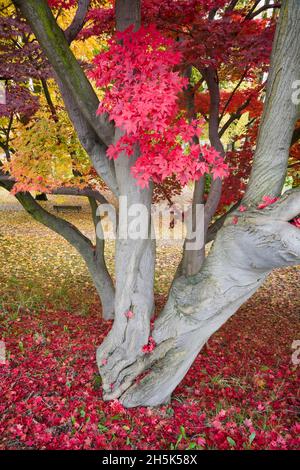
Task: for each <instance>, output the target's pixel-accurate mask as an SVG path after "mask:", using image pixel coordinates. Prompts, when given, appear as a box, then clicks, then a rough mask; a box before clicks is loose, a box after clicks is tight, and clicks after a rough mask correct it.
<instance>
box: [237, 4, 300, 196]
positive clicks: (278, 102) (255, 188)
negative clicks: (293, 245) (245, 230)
mask: <svg viewBox="0 0 300 470" xmlns="http://www.w3.org/2000/svg"><path fill="white" fill-rule="evenodd" d="M299 43H300V3H299V1H298V0H285V1H284V2H283V4H282V8H281V12H280V18H279V22H278V25H277V30H276V35H275V40H274V44H273V50H272V57H271V69H270V74H269V77H268V82H267V94H266V101H265V106H264V112H263V116H262V120H261V124H260V129H259V136H258V142H257V146H256V151H255V155H254V162H253V167H252V172H251V176H250V180H249V183H248V187H247V190H246V194H245V198H244V202H245V204H246V205H251V204H253V205H256V204H257V203H258V202H259V201H261V199H262V197H263V196H265V195H273V196H278V195H280V193H281V191H282V187H283V184H284V181H285V175H286V170H287V164H288V158H289V148H290V144H291V141H292V136H293V132H294V129H295V123H296V120H297V118H298V112H299V107H298V104H297V103H296V102H295V101H296V100H294V102H293V99H292V94H293V90H294V89H293V86H294V84H295V83H296V81H297V80H299V78H300V48H299ZM270 123H272V124H271V125H270Z"/></svg>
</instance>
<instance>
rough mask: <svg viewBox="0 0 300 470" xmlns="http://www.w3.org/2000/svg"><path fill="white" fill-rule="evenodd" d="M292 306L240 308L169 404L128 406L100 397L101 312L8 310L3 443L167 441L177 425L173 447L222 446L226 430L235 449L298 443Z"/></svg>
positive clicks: (147, 444)
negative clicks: (97, 352)
mask: <svg viewBox="0 0 300 470" xmlns="http://www.w3.org/2000/svg"><path fill="white" fill-rule="evenodd" d="M268 295H269V294H268ZM268 298H269V297H268ZM285 307H287V305H285ZM278 308H279V307H278V306H277V307H276V308H275V310H278ZM285 312H288V310H287V309H286V310H285ZM250 313H251V314H250ZM289 315H292V313H291V312H290V313H286V315H285V316H278V315H277V316H276V315H275V314H274V315H272V310H270V308H269V307H267V306H266V305H264V300H263V299H262V300H261V301H260V303H259V308H257V310H255V309H253V308H252V309H250V312H249V305H248V306H245V307H243V309H242V310H241V311H240V312H239V313H238V314H237V315H236V316H235V317H234V318H232V319H231V320H229V322H228V323H227V324H226V325H225V326H224V327H223V328H222V329H221V330H220V331H219V332H218V333H217V334H215V335H214V336H213V337H212V338H211V339H210V340H209V344H208V346H207V347H205V348H204V350H203V352H202V353H201V354H200V355H199V356H198V358H197V359H196V361H195V363H194V365H193V367H192V368H191V369H190V371H189V373H188V375H187V376H186V378H185V379H184V381H183V382H182V383H181V384H180V385H179V387H177V389H176V391H175V393H174V395H173V400H172V402H171V404H170V405H168V406H162V407H159V408H157V409H147V408H139V409H133V410H125V409H124V408H123V407H122V406H121V405H120V403H119V402H118V401H114V402H112V403H106V402H103V401H102V399H101V393H102V392H101V384H100V381H99V380H100V379H99V376H98V373H97V369H96V365H95V348H96V346H97V345H98V344H99V342H100V341H101V340H102V339H103V338H104V337H105V336H106V334H107V332H108V330H109V329H110V322H106V323H105V322H102V321H101V320H100V317H99V313H98V312H96V313H94V314H90V315H89V317H88V318H87V317H83V316H75V315H72V314H70V313H68V312H65V311H59V312H53V311H51V309H48V310H47V311H41V312H39V313H35V312H30V311H28V310H26V311H21V312H19V314H18V317H16V316H14V315H11V316H10V314H9V312H6V313H5V314H4V316H3V319H2V320H1V321H2V337H1V339H3V340H5V342H6V347H7V352H8V361H7V364H6V365H0V383H1V387H0V435H1V440H0V449H20V448H21V449H33V448H36V449H132V448H138V449H158V448H160V449H168V448H170V444H171V443H173V445H175V444H176V442H177V439H178V436H179V434H180V427H181V426H183V427H184V428H185V431H186V435H187V438H186V439H182V440H181V442H180V444H179V448H187V447H188V445H189V444H190V443H191V442H193V443H196V445H198V446H200V447H205V448H216V449H229V448H230V447H231V446H232V441H230V440H229V441H228V437H230V438H231V439H233V440H234V442H235V448H236V449H243V448H245V447H246V448H252V449H287V448H288V449H296V448H297V447H299V444H300V439H299V433H300V427H299V424H297V420H296V409H297V399H296V397H297V393H298V379H299V377H298V372H297V371H299V368H298V370H297V367H295V366H293V365H292V363H291V349H290V344H291V343H292V341H293V339H294V337H295V321H296V320H295V318H294V317H293V316H291V317H289ZM270 322H271V324H272V328H270ZM253 324H255V325H256V335H255V336H253ZM283 331H284V335H283V334H282V332H283ZM250 441H252V443H250ZM230 442H231V444H230Z"/></svg>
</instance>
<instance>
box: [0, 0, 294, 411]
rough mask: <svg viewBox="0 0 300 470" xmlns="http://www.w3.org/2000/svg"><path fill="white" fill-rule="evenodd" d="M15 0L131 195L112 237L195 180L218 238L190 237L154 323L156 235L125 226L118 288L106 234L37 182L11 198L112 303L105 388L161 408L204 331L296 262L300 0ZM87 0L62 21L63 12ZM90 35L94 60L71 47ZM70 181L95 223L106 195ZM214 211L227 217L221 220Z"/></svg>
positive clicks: (99, 169) (85, 134)
mask: <svg viewBox="0 0 300 470" xmlns="http://www.w3.org/2000/svg"><path fill="white" fill-rule="evenodd" d="M13 3H14V5H15V7H16V14H17V15H23V17H24V18H25V19H26V23H25V22H24V21H23V20H22V19H21V25H22V27H24V28H28V27H30V28H31V33H30V34H32V33H33V34H34V37H35V38H36V39H37V42H36V41H33V42H30V44H31V43H33V44H34V47H36V46H37V43H38V44H39V47H40V49H38V54H42V55H41V56H39V57H40V59H39V60H45V58H47V66H49V65H51V72H50V73H51V74H53V77H54V78H55V80H56V83H57V85H58V87H59V89H60V93H61V96H62V99H63V101H64V105H65V109H66V111H67V113H68V115H69V118H70V120H71V121H72V123H73V126H74V130H75V131H76V133H77V137H78V140H79V141H80V143H81V145H82V147H83V148H84V149H85V151H86V153H87V155H88V156H89V158H90V160H91V162H92V165H93V171H94V172H95V174H96V175H97V178H99V180H100V179H101V181H103V182H104V183H105V185H106V187H107V188H109V190H110V192H111V194H113V195H114V197H115V198H119V197H121V196H123V197H126V198H127V206H126V208H124V206H123V205H121V204H120V207H119V224H118V234H120V233H121V232H123V229H124V228H123V227H122V221H123V220H129V221H130V220H131V215H130V214H129V213H127V210H128V209H127V208H128V207H129V208H130V207H131V205H133V204H140V205H143V206H144V207H145V208H146V209H147V210H148V213H149V218H150V214H151V203H152V201H153V198H154V199H155V198H156V200H157V199H158V198H159V197H161V194H163V197H165V198H166V199H167V200H168V201H171V200H172V195H173V194H174V193H176V192H178V191H180V190H181V188H182V187H183V186H184V185H185V184H187V183H188V182H190V181H193V182H194V193H193V201H192V208H191V209H192V211H191V213H192V214H193V211H194V209H195V208H196V205H197V204H199V203H204V238H205V241H206V242H208V241H210V240H213V239H214V244H213V247H212V248H211V249H210V251H209V253H208V254H206V253H205V249H204V247H202V248H200V249H198V248H197V249H193V250H188V249H187V245H186V244H184V246H183V253H182V260H181V263H180V265H179V266H178V269H177V273H176V278H175V279H174V281H173V283H172V286H171V289H170V293H169V296H168V299H167V303H166V306H165V308H164V309H163V311H162V312H160V314H159V316H158V318H157V319H156V320H155V321H154V322H153V321H152V318H153V311H154V307H155V306H154V267H155V242H154V240H152V239H151V237H150V236H149V237H148V238H142V239H134V240H133V239H131V238H130V237H129V238H126V239H124V237H123V236H117V240H116V251H115V270H116V280H115V286H113V284H112V281H111V278H110V276H109V274H108V271H107V268H106V265H105V261H104V257H103V242H102V241H99V240H97V245H96V247H93V245H92V244H91V242H90V240H88V239H87V238H86V237H84V236H83V235H82V234H80V232H78V231H77V230H75V228H74V227H72V226H70V224H67V223H66V222H65V221H63V220H61V219H58V218H56V217H54V216H53V215H51V214H49V213H47V211H45V210H44V209H42V208H41V207H40V206H39V205H38V204H37V203H36V202H34V201H33V200H32V198H31V196H30V194H29V193H28V192H27V193H25V192H24V191H19V192H17V194H16V196H17V198H18V199H19V200H20V202H21V203H22V204H23V205H24V207H25V208H26V209H27V210H28V211H29V212H30V213H32V214H33V215H34V216H35V217H36V218H37V219H38V220H40V221H41V222H42V223H45V224H46V225H48V226H50V227H51V228H52V229H54V230H56V231H57V232H58V233H61V234H62V235H63V236H64V237H65V238H66V239H67V240H69V241H70V243H72V244H73V245H74V246H75V247H76V248H77V249H78V251H79V252H80V253H81V254H82V256H83V257H84V259H85V260H86V262H87V264H88V267H89V269H90V272H91V274H92V276H93V278H94V281H95V284H96V285H97V287H98V292H99V295H100V298H101V301H102V305H103V310H104V312H105V314H106V316H107V317H108V316H109V315H112V314H114V323H113V326H112V328H111V331H110V332H109V334H108V336H107V337H106V339H105V340H104V341H103V342H102V344H101V345H100V346H99V348H98V351H97V362H98V366H99V372H100V375H101V377H102V383H103V391H104V398H105V399H106V400H110V399H119V400H120V401H121V403H122V404H123V405H124V406H126V407H134V406H139V405H159V404H161V403H164V402H166V401H168V400H169V398H170V395H171V393H172V391H173V390H174V388H175V387H176V386H177V384H178V383H179V382H180V381H181V379H182V378H183V377H184V375H185V374H186V372H187V371H188V369H189V367H190V366H191V364H192V363H193V361H194V359H195V357H196V356H197V354H198V353H199V351H200V350H201V348H202V346H203V345H204V344H205V343H206V341H207V340H208V338H209V337H210V336H211V335H212V334H213V333H214V332H215V331H216V330H217V329H218V328H219V327H220V326H221V325H222V324H223V323H224V322H225V321H226V320H227V319H228V318H229V317H230V316H231V315H233V314H234V313H235V312H236V311H237V309H238V308H239V307H240V305H241V304H243V303H244V302H245V301H246V300H247V299H248V298H249V297H250V296H251V295H252V294H253V293H254V292H255V291H256V290H257V289H258V287H259V286H260V285H261V284H262V283H263V282H264V280H265V279H266V276H267V275H268V274H269V273H270V271H271V270H272V269H274V268H277V267H281V266H288V265H297V264H299V262H300V232H299V218H298V216H299V212H300V193H299V189H297V188H295V189H292V190H290V191H286V192H284V193H283V191H282V190H283V186H284V183H285V179H286V175H287V167H288V165H292V166H291V167H292V168H295V166H296V167H297V162H298V160H299V158H298V156H299V154H298V153H297V152H298V150H299V149H298V147H297V145H298V144H297V141H298V139H299V130H298V127H297V126H296V123H297V119H299V105H298V104H297V100H295V99H292V93H293V90H294V84H295V83H296V82H297V80H299V78H300V77H299V70H300V49H299V47H298V44H299V41H300V5H299V2H298V1H297V0H283V1H282V2H281V5H280V4H279V3H273V4H269V3H267V4H266V5H263V6H261V7H259V6H258V2H256V1H251V2H244V1H239V0H231V1H229V0H209V1H207V0H206V1H204V0H179V1H175V0H168V1H166V2H158V1H156V0H155V1H148V0H145V1H143V2H141V1H140V0H116V2H115V4H114V5H112V4H110V2H96V1H95V2H94V1H92V2H90V1H88V0H80V1H78V2H73V1H63V0H59V1H55V0H51V1H49V2H48V3H47V2H46V0H40V1H39V2H35V1H34V0H26V1H25V0H24V1H23V0H14V1H13ZM77 3H78V7H77V10H76V14H75V15H74V18H73V21H72V23H71V24H70V25H69V27H68V28H66V29H65V30H64V31H63V30H62V29H61V28H60V27H59V25H58V23H57V21H56V19H55V16H54V14H53V10H57V9H58V10H59V9H63V8H66V9H72V8H74V7H75V6H76V5H77ZM51 8H52V10H51ZM279 8H280V15H279V20H278V21H277V18H278V10H279ZM270 12H271V14H269V13H270ZM14 18H15V17H14ZM20 18H21V16H20ZM14 21H15V20H14ZM276 23H277V29H276V34H275V38H274V32H275V26H276ZM18 27H20V26H18ZM93 36H97V37H103V38H104V39H105V41H106V44H105V46H104V47H103V48H102V49H101V50H100V51H95V52H98V53H96V54H95V58H94V60H93V64H88V66H87V65H86V64H82V61H78V60H77V58H76V56H75V54H74V53H73V51H72V47H71V46H70V44H71V43H72V41H73V40H74V39H75V38H76V39H77V40H79V41H85V40H86V39H87V38H91V37H93ZM26 44H27V43H26ZM271 49H272V58H271V65H270V64H269V60H270V54H271ZM269 65H270V69H269ZM45 67H46V65H45ZM266 72H269V74H268V80H267V89H266V94H265V87H266V80H265V78H266ZM99 98H100V100H99ZM4 112H6V110H4ZM239 124H240V125H241V128H240V129H239ZM225 137H226V139H227V142H228V140H229V142H230V148H228V149H226V151H225V149H224V143H223V142H224V141H225ZM222 139H223V142H222ZM291 144H293V147H292V148H291ZM297 149H298V150H297ZM295 162H296V165H295ZM21 166H22V165H21ZM11 168H12V173H13V166H12V167H11ZM6 176H7V182H6V183H3V182H2V185H3V184H6V186H7V187H8V186H10V189H11V188H12V187H13V185H14V183H15V181H13V178H11V177H13V176H14V175H13V174H12V175H9V176H8V175H6ZM15 176H16V177H17V176H18V175H15ZM25 177H26V171H25ZM27 183H28V184H29V186H27V189H30V181H28V182H27ZM77 183H78V182H75V184H77ZM54 186H55V185H52V188H51V190H53V191H55V187H54ZM21 189H22V188H21ZM23 189H24V188H23ZM65 191H69V193H72V192H73V193H74V191H75V192H76V191H77V194H80V193H81V194H85V195H88V196H89V197H90V199H91V205H92V207H93V209H94V210H93V214H94V220H95V223H97V216H96V207H97V205H96V201H98V202H99V203H103V202H106V201H105V199H103V197H101V195H100V196H99V194H98V192H97V191H95V188H89V189H88V190H87V189H86V188H83V187H82V188H79V189H78V188H77V189H76V187H75V186H72V185H70V186H69V187H68V188H65ZM226 206H229V211H228V212H230V213H226ZM220 210H221V211H222V212H225V214H224V215H222V216H221V217H219V218H218V219H217V220H216V222H214V223H212V220H213V218H214V216H215V214H216V213H217V211H220ZM124 211H126V213H125V214H124V213H123V212H124ZM124 215H126V217H124Z"/></svg>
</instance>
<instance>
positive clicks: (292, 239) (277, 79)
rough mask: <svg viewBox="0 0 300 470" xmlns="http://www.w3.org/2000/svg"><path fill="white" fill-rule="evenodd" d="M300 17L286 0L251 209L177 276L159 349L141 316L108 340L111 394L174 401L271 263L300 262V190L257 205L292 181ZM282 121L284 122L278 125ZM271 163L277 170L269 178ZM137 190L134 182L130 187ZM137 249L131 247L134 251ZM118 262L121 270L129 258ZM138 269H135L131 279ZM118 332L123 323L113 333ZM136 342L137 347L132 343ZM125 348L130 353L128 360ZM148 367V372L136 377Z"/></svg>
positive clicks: (129, 402) (161, 321) (130, 400)
mask: <svg viewBox="0 0 300 470" xmlns="http://www.w3.org/2000/svg"><path fill="white" fill-rule="evenodd" d="M299 20H300V5H299V3H298V2H296V1H295V0H288V1H285V2H283V6H282V11H281V17H280V21H279V25H278V28H277V35H276V39H275V42H274V49H273V56H272V65H271V73H270V78H269V83H268V93H267V101H266V104H265V111H264V116H263V120H262V126H261V130H260V136H259V141H258V145H257V152H256V154H255V160H254V167H253V174H254V175H256V177H255V178H254V177H253V176H252V177H251V180H250V186H249V189H248V192H247V195H246V197H245V204H247V206H248V207H247V211H246V212H239V211H238V210H234V211H233V212H232V214H230V216H229V217H227V219H226V221H225V223H224V225H223V227H222V228H221V230H220V231H219V233H218V234H217V237H216V240H215V242H214V246H213V248H212V250H211V252H210V254H209V256H208V257H207V258H206V260H205V262H204V264H203V265H202V268H201V270H200V272H199V273H197V274H195V275H193V276H190V277H185V276H181V277H179V278H178V279H176V280H175V281H174V283H173V285H172V288H171V291H170V295H169V298H168V301H167V304H166V307H165V309H164V310H163V312H162V313H161V315H160V317H159V318H158V320H157V321H156V323H155V328H154V331H153V333H152V336H153V338H154V340H155V342H156V347H155V349H154V350H153V351H152V353H151V354H143V352H142V351H141V350H140V349H139V347H140V344H138V346H137V347H136V340H137V336H136V332H137V329H135V326H134V323H135V322H133V323H132V324H131V323H128V325H129V326H130V327H131V329H130V330H129V329H128V330H127V331H126V333H125V336H126V342H125V347H124V349H123V350H122V349H121V350H120V351H119V354H118V355H117V356H114V354H113V355H111V356H109V357H108V358H106V357H104V355H103V353H104V350H105V348H101V347H100V349H99V354H98V364H99V368H100V373H101V375H102V377H103V378H104V391H105V395H104V398H105V399H107V400H108V399H116V398H118V399H119V400H120V401H121V403H122V404H123V405H124V406H126V407H135V406H155V405H159V404H162V403H165V402H166V401H168V400H169V397H170V395H171V393H172V391H173V390H174V389H175V387H176V386H177V385H178V383H179V382H180V381H181V380H182V378H183V377H184V375H185V374H186V372H187V371H188V369H189V367H190V366H191V364H192V363H193V361H194V359H195V357H196V356H197V354H198V353H199V351H200V350H201V348H202V346H203V345H204V344H205V342H206V341H207V340H208V338H209V337H210V336H211V335H212V334H213V333H214V332H215V331H216V330H217V329H218V328H220V326H221V325H222V324H224V322H226V320H227V319H228V318H229V317H230V316H231V315H233V314H234V313H235V312H236V311H237V309H238V308H239V307H240V306H241V305H242V304H243V303H244V302H245V301H246V300H247V299H248V298H249V297H250V296H251V295H252V294H253V293H254V292H255V291H256V290H257V289H258V288H259V287H260V286H261V284H262V283H263V282H264V280H265V279H266V277H267V275H268V274H269V273H270V271H271V270H272V269H274V268H278V267H282V266H287V265H296V264H299V263H300V231H299V229H297V228H295V227H294V226H293V225H291V224H290V223H289V222H290V220H292V219H293V218H294V217H296V216H297V215H298V214H299V213H300V190H294V191H291V192H288V193H285V195H284V196H282V197H281V198H280V200H279V201H278V202H277V203H275V204H273V205H271V206H269V207H266V208H265V209H263V210H258V209H257V208H256V205H257V202H258V201H260V200H261V199H262V196H263V195H269V194H272V195H274V196H279V195H280V193H281V190H282V186H283V182H284V176H283V175H284V172H285V169H286V162H287V159H288V153H289V144H290V140H291V137H292V133H293V129H294V124H295V120H296V117H297V112H298V110H297V106H296V105H295V104H293V102H292V100H291V90H292V83H293V81H294V80H296V79H299V70H300V52H299V48H298V44H299V41H300V21H299ZM292 62H293V64H292ZM274 69H275V71H274ZM283 71H284V72H283ZM279 101H280V102H281V106H279ZM274 122H275V123H278V125H276V126H275V127H274ZM283 122H284V128H282V127H283ZM268 143H269V145H268ZM269 146H270V149H271V150H272V152H273V156H272V158H273V160H272V161H270V158H271V154H270V150H269ZM275 155H277V161H274V156H275ZM121 158H122V157H121ZM270 167H273V172H272V177H271V178H268V175H270ZM257 173H259V176H257ZM262 175H264V176H265V179H264V178H262ZM257 180H258V181H259V185H258V184H257ZM251 181H254V182H253V183H251ZM131 190H132V187H131V186H130V188H128V191H131ZM127 247H128V248H129V245H127ZM130 249H131V248H129V250H130ZM131 256H133V254H132V255H131ZM131 256H130V254H129V253H128V252H126V259H131ZM134 259H135V258H134ZM117 262H120V260H119V259H118V256H117ZM126 266H127V264H126ZM117 269H118V270H119V272H120V273H121V271H122V270H123V269H125V266H124V265H123V266H120V267H118V268H117ZM135 269H136V265H135ZM125 272H127V271H126V269H125ZM133 272H135V270H133V271H132V270H130V273H128V274H129V279H132V277H131V276H133V274H132V273H133ZM125 276H126V274H125ZM121 277H122V276H121ZM121 285H122V287H126V288H127V289H128V288H129V291H127V292H126V293H125V292H123V293H122V297H125V298H128V297H127V294H128V292H129V293H130V286H131V284H130V285H128V283H126V282H125V281H123V282H121ZM119 295H120V292H119V291H118V288H117V297H118V296H119ZM116 305H118V300H117V301H116ZM123 307H125V304H124V303H123V304H122V308H123ZM122 321H123V324H125V323H127V322H126V321H125V320H124V319H123V320H122ZM122 321H120V323H119V324H121V323H122ZM130 321H131V320H129V322H130ZM135 321H137V320H135ZM144 327H146V326H145V325H144ZM119 331H121V336H122V334H123V332H124V327H123V328H120V327H119ZM129 331H130V332H129ZM132 331H134V332H135V334H132ZM148 331H149V330H148V329H147V332H148ZM142 332H143V333H144V330H141V333H142ZM117 336H118V330H117V329H116V330H115V331H113V333H112V336H111V341H112V342H113V340H114V338H116V337H117ZM144 338H145V336H144ZM104 344H105V342H104ZM129 345H130V348H131V354H130V355H128V354H127V351H126V347H128V346H129ZM135 354H136V357H135V358H134V355H135ZM124 355H125V357H126V359H125V360H123V361H121V359H122V358H123V357H124ZM101 361H104V362H101ZM145 371H148V373H147V374H146V375H145V376H144V377H143V378H142V379H141V380H136V379H137V378H138V377H139V375H140V374H142V373H145Z"/></svg>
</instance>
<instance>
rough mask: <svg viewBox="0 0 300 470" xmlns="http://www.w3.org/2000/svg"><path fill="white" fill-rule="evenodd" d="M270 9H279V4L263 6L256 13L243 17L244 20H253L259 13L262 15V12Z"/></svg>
mask: <svg viewBox="0 0 300 470" xmlns="http://www.w3.org/2000/svg"><path fill="white" fill-rule="evenodd" d="M258 3H259V2H258ZM258 3H257V4H258ZM270 8H273V9H275V8H281V3H273V4H272V5H264V6H262V7H260V8H259V9H258V10H256V11H252V12H249V13H248V15H247V16H246V17H245V20H253V19H254V18H255V17H256V16H258V15H259V14H260V13H262V12H263V11H266V10H269V9H270Z"/></svg>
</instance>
